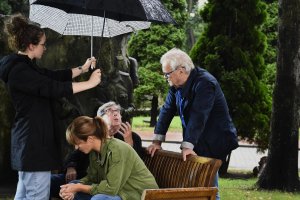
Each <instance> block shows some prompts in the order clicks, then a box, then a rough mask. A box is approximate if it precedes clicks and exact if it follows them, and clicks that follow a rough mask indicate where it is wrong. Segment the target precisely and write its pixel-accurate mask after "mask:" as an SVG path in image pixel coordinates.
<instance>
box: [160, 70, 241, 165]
mask: <svg viewBox="0 0 300 200" xmlns="http://www.w3.org/2000/svg"><path fill="white" fill-rule="evenodd" d="M181 101H182V103H181ZM180 105H181V108H180ZM180 110H181V111H182V112H181V111H180ZM177 112H178V113H179V114H180V117H181V121H182V128H183V143H182V145H181V147H187V148H192V149H193V150H194V151H195V152H196V153H197V154H198V155H200V156H206V157H212V158H218V159H221V160H225V158H226V155H228V154H229V153H230V152H231V151H232V150H233V149H236V148H237V147H238V141H237V134H236V129H235V127H234V124H233V122H232V119H231V117H230V115H229V111H228V106H227V103H226V99H225V97H224V94H223V92H222V90H221V87H220V85H219V83H218V82H217V80H216V79H215V77H213V76H212V75H211V74H210V73H208V72H207V71H206V70H204V69H202V68H199V67H198V68H195V69H193V70H192V71H191V73H190V75H189V77H188V79H187V82H186V84H185V85H184V87H183V88H179V89H176V88H174V87H171V88H170V90H169V92H168V95H167V98H166V101H165V104H164V105H163V107H162V109H161V111H160V114H159V119H158V122H157V125H156V127H155V131H154V133H155V135H154V140H161V141H164V139H165V135H166V132H167V130H168V128H169V125H170V123H171V121H172V119H173V117H174V115H175V114H176V113H177Z"/></svg>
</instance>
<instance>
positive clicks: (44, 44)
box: [38, 43, 46, 48]
mask: <svg viewBox="0 0 300 200" xmlns="http://www.w3.org/2000/svg"><path fill="white" fill-rule="evenodd" d="M38 45H41V46H43V47H44V48H46V43H43V44H38Z"/></svg>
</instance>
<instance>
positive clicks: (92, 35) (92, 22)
mask: <svg viewBox="0 0 300 200" xmlns="http://www.w3.org/2000/svg"><path fill="white" fill-rule="evenodd" d="M93 34H94V18H93V16H92V35H91V57H93Z"/></svg>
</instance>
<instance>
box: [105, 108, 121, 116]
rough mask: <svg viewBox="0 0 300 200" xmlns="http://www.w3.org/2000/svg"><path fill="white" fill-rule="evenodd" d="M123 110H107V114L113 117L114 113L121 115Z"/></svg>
mask: <svg viewBox="0 0 300 200" xmlns="http://www.w3.org/2000/svg"><path fill="white" fill-rule="evenodd" d="M120 111H121V110H120V109H107V110H105V113H106V114H108V115H113V114H114V113H117V114H120V113H121V112H120Z"/></svg>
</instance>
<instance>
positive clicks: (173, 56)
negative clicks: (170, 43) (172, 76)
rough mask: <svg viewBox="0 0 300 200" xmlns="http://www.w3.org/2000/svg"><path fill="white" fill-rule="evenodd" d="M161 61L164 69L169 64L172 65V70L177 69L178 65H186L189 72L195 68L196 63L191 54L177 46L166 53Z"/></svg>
mask: <svg viewBox="0 0 300 200" xmlns="http://www.w3.org/2000/svg"><path fill="white" fill-rule="evenodd" d="M160 63H161V65H162V68H163V69H164V68H165V67H166V66H167V65H170V67H171V69H172V70H175V69H176V68H177V67H185V70H186V72H188V73H189V72H190V71H191V70H192V69H194V68H195V65H194V63H193V61H192V59H191V58H190V56H189V55H188V54H187V53H185V52H184V51H181V50H180V49H177V48H173V49H171V50H169V51H168V52H167V53H165V54H164V55H163V56H162V57H161V59H160Z"/></svg>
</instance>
